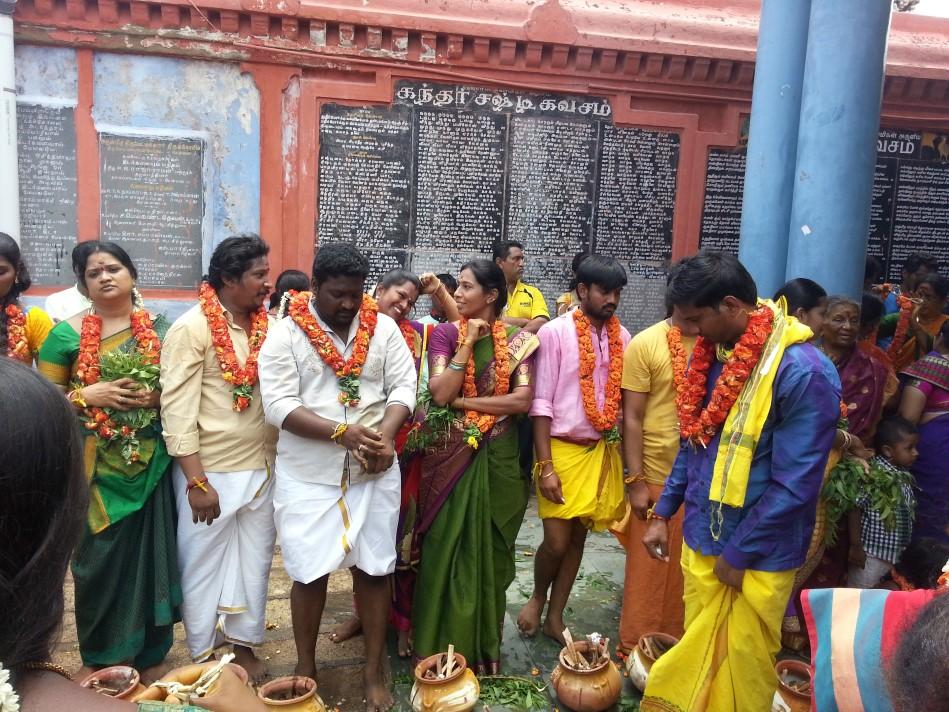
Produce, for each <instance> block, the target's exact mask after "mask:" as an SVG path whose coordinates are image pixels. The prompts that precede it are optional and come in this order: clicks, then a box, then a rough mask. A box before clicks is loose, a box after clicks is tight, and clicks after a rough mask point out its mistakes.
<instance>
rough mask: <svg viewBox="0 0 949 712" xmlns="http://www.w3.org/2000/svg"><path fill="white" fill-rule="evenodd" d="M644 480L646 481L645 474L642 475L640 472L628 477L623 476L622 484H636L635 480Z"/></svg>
mask: <svg viewBox="0 0 949 712" xmlns="http://www.w3.org/2000/svg"><path fill="white" fill-rule="evenodd" d="M645 481H646V475H642V474H640V475H630V476H629V477H624V478H623V484H624V485H634V484H636V483H637V482H645Z"/></svg>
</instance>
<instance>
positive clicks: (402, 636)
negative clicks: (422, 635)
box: [399, 630, 412, 658]
mask: <svg viewBox="0 0 949 712" xmlns="http://www.w3.org/2000/svg"><path fill="white" fill-rule="evenodd" d="M399 657H400V658H410V657H412V634H411V632H410V631H407V630H400V631H399Z"/></svg>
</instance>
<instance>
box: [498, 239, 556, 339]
mask: <svg viewBox="0 0 949 712" xmlns="http://www.w3.org/2000/svg"><path fill="white" fill-rule="evenodd" d="M494 262H495V264H497V266H498V267H500V268H501V271H502V272H504V279H505V280H506V281H507V306H505V307H504V312H503V313H502V314H501V320H502V321H503V322H504V323H505V324H510V325H511V326H519V327H521V328H522V329H524V330H525V331H530V332H531V333H533V334H536V333H537V332H538V331H539V330H540V327H542V326H543V325H544V324H546V323H547V322H548V321H550V312H549V311H548V310H547V302H545V301H544V295H543V294H541V293H540V290H539V289H537V287H532V286H531V285H529V284H524V283H523V282H522V281H521V277H523V276H524V245H522V244H521V243H520V242H518V241H517V240H503V241H501V242H498V243H497V244H495V246H494Z"/></svg>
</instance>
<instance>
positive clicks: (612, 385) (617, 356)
mask: <svg viewBox="0 0 949 712" xmlns="http://www.w3.org/2000/svg"><path fill="white" fill-rule="evenodd" d="M573 323H574V325H575V326H576V329H577V347H578V350H579V352H580V393H581V395H582V396H583V410H584V411H585V412H586V416H587V420H589V421H590V425H592V426H593V427H594V428H596V429H597V430H599V431H600V432H601V433H602V434H603V437H604V439H605V440H606V442H608V443H615V442H619V440H620V433H619V427H618V426H617V421H618V419H619V412H620V402H621V400H622V394H621V393H620V386H621V385H622V382H623V336H622V332H621V330H620V324H619V319H617V318H616V317H615V316H611V317H610V318H609V319H607V321H606V336H607V342H608V344H609V349H610V351H609V359H610V363H609V375H608V377H607V380H606V397H605V399H604V401H603V410H602V411H601V410H600V409H599V408H598V407H597V405H596V386H595V384H594V383H593V372H594V370H595V369H596V354H595V353H594V352H593V337H592V336H591V335H590V320H589V319H588V318H587V316H586V314H584V313H583V310H582V309H574V310H573Z"/></svg>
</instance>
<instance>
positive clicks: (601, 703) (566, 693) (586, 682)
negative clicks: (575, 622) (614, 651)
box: [550, 640, 623, 712]
mask: <svg viewBox="0 0 949 712" xmlns="http://www.w3.org/2000/svg"><path fill="white" fill-rule="evenodd" d="M573 647H574V648H575V649H576V650H577V651H578V652H580V653H581V654H582V653H585V652H587V651H589V650H591V648H592V643H590V642H589V641H587V640H580V641H577V642H576V643H574V646H573ZM566 653H567V648H564V649H563V650H561V651H560V664H558V665H557V667H555V668H554V670H553V672H552V673H550V686H551V687H552V688H553V689H554V692H556V693H557V700H559V701H560V703H561V704H563V705H564V706H565V707H569V708H570V709H572V710H574V711H575V712H602V711H603V710H606V709H609V708H610V707H612V706H613V705H615V704H616V701H617V700H618V699H619V696H620V693H621V692H622V691H623V678H622V676H621V675H620V674H619V670H617V669H616V665H614V664H613V661H612V660H610V659H609V651H607V659H606V660H604V661H602V662H600V663H598V664H597V665H595V666H594V667H591V668H590V669H589V670H575V669H574V668H572V667H570V666H569V665H568V663H567V658H566Z"/></svg>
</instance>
